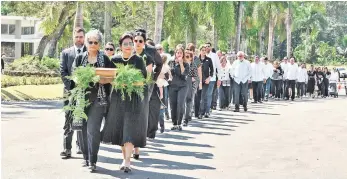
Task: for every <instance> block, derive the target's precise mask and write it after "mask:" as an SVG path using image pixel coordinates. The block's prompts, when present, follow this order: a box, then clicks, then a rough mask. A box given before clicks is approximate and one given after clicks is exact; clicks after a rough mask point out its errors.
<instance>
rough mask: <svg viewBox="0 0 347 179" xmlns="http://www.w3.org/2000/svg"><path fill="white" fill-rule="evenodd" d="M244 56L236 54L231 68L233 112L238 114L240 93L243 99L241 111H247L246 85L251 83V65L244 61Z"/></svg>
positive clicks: (241, 53) (240, 53) (240, 52)
mask: <svg viewBox="0 0 347 179" xmlns="http://www.w3.org/2000/svg"><path fill="white" fill-rule="evenodd" d="M244 55H245V54H244V53H243V52H242V51H239V52H238V53H237V58H238V59H237V60H235V61H234V63H233V65H232V66H231V72H232V77H233V78H234V84H233V88H234V102H235V110H234V112H240V103H239V102H240V93H241V96H242V98H243V100H242V101H243V109H244V111H247V101H248V83H249V82H251V80H250V79H251V73H252V69H251V64H250V63H249V61H247V60H245V59H244V58H245V56H244Z"/></svg>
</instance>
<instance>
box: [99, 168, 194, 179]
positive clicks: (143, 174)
mask: <svg viewBox="0 0 347 179" xmlns="http://www.w3.org/2000/svg"><path fill="white" fill-rule="evenodd" d="M117 167H119V166H117ZM115 168H116V167H115ZM94 173H96V174H102V175H109V176H112V177H115V178H121V179H128V178H129V179H130V178H131V179H163V178H172V179H197V178H193V177H187V176H184V175H176V174H167V173H158V172H151V171H144V170H138V169H134V168H132V172H131V173H129V174H127V173H124V172H123V171H120V170H118V169H117V170H109V169H106V168H102V167H98V168H97V171H96V172H94Z"/></svg>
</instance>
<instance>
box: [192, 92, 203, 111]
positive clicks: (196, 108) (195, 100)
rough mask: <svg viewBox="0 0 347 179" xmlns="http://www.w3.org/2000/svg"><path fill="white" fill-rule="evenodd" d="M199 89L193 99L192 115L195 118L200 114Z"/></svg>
mask: <svg viewBox="0 0 347 179" xmlns="http://www.w3.org/2000/svg"><path fill="white" fill-rule="evenodd" d="M201 92H202V90H201V89H198V90H197V92H196V94H195V98H194V114H195V117H198V116H199V113H200V103H201Z"/></svg>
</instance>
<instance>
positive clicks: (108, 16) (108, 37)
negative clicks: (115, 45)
mask: <svg viewBox="0 0 347 179" xmlns="http://www.w3.org/2000/svg"><path fill="white" fill-rule="evenodd" d="M112 5H113V2H112V1H105V22H104V23H105V24H104V34H105V41H104V44H106V43H107V42H111V41H112V34H111V32H112V31H111V28H112V12H111V8H112Z"/></svg>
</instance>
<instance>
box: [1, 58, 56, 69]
mask: <svg viewBox="0 0 347 179" xmlns="http://www.w3.org/2000/svg"><path fill="white" fill-rule="evenodd" d="M59 67H60V60H59V59H56V58H49V57H43V58H42V59H41V60H39V59H38V57H36V56H30V55H27V56H24V57H21V58H19V59H16V60H14V61H13V63H10V64H9V65H8V67H7V69H6V71H9V72H11V71H14V72H27V73H37V72H38V73H56V74H59Z"/></svg>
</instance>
